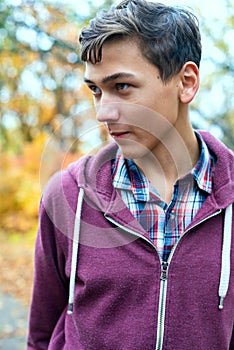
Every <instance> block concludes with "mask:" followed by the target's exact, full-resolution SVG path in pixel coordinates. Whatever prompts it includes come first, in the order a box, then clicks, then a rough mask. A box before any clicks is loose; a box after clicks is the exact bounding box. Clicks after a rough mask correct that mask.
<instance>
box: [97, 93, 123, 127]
mask: <svg viewBox="0 0 234 350" xmlns="http://www.w3.org/2000/svg"><path fill="white" fill-rule="evenodd" d="M118 106H119V103H117V102H116V101H115V98H113V96H110V94H108V93H105V94H104V92H103V93H102V97H101V99H100V101H99V103H98V104H96V118H97V120H98V121H99V122H101V123H108V122H110V123H111V122H117V121H118V120H119V114H120V113H119V108H118Z"/></svg>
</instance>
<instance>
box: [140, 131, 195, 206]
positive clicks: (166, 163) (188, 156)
mask: <svg viewBox="0 0 234 350" xmlns="http://www.w3.org/2000/svg"><path fill="white" fill-rule="evenodd" d="M198 159H199V145H198V142H197V138H196V135H195V134H194V132H193V130H192V128H189V130H188V129H187V130H186V133H185V135H184V136H183V135H180V134H179V133H178V132H177V131H176V130H175V129H173V130H172V132H171V134H170V135H168V134H167V140H166V141H164V140H162V141H160V142H159V144H158V145H157V147H156V148H155V149H154V150H153V151H152V152H149V153H148V154H147V155H146V156H144V157H142V158H139V159H135V160H134V161H135V163H136V164H137V166H138V167H139V168H140V169H141V170H142V171H143V173H144V174H145V176H146V177H147V178H148V180H149V181H150V182H151V183H152V185H153V186H154V187H155V188H156V189H157V191H158V192H159V193H160V195H161V197H162V198H163V199H164V200H165V201H166V202H170V200H171V196H172V193H173V190H174V184H175V182H176V181H177V180H178V178H180V177H181V176H183V175H185V174H186V173H188V172H189V171H190V170H191V169H192V168H193V167H194V165H195V164H196V163H197V161H198Z"/></svg>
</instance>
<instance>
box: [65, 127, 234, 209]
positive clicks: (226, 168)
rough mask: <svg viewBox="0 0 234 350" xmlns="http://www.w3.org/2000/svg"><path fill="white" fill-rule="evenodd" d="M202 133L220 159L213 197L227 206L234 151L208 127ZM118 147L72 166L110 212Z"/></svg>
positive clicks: (216, 204) (231, 197)
mask: <svg viewBox="0 0 234 350" xmlns="http://www.w3.org/2000/svg"><path fill="white" fill-rule="evenodd" d="M199 133H200V134H201V135H202V137H203V139H204V141H205V142H206V144H207V146H208V148H209V149H210V151H211V152H212V153H213V154H214V155H215V157H216V159H217V163H216V168H215V173H214V185H213V186H214V187H213V191H212V194H211V195H210V196H209V201H210V204H211V206H212V207H213V208H214V209H215V210H217V209H224V208H226V207H227V206H228V205H229V204H231V203H233V202H234V154H233V152H232V151H231V150H230V149H228V148H227V147H226V146H225V145H224V144H223V143H222V142H220V141H218V140H217V139H216V138H215V137H214V136H212V135H211V134H210V133H208V132H205V131H199ZM117 149H118V146H117V145H116V144H115V143H111V144H109V145H108V146H106V147H105V148H103V149H102V150H101V151H100V152H99V153H98V155H97V156H93V155H89V156H84V157H82V158H81V159H80V160H79V161H78V162H75V163H72V164H71V165H70V166H69V168H68V171H69V172H70V174H71V176H72V177H73V179H74V181H75V182H76V183H77V185H78V186H79V187H82V188H83V189H84V191H85V193H86V195H87V197H88V198H89V199H90V200H92V201H93V202H94V203H95V205H97V207H98V208H100V209H102V210H103V211H104V212H108V210H110V209H111V207H110V206H111V204H112V205H113V203H114V201H116V199H117V198H116V195H117V194H116V191H115V190H114V188H113V184H112V180H111V176H110V174H111V162H110V161H111V160H112V159H114V158H115V155H116V152H117ZM107 179H109V181H107ZM110 203H111V204H110ZM118 204H120V203H118ZM112 209H113V208H112Z"/></svg>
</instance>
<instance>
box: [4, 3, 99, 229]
mask: <svg viewBox="0 0 234 350" xmlns="http://www.w3.org/2000/svg"><path fill="white" fill-rule="evenodd" d="M86 5H88V6H89V7H90V8H88V10H90V11H93V12H94V11H95V6H94V5H93V6H91V5H90V4H86ZM88 17H89V11H87V13H86V14H83V15H82V14H80V11H75V10H74V8H72V7H71V5H69V4H67V3H65V2H63V3H61V2H50V1H49V0H48V1H41V0H40V1H39V0H35V1H29V0H17V1H16V0H0V151H1V157H0V169H1V170H0V174H1V181H0V197H1V201H0V222H1V228H2V229H4V230H5V231H6V232H21V233H23V232H28V231H30V230H33V232H35V225H36V224H37V208H38V203H39V198H40V195H41V193H40V192H41V187H43V186H44V185H45V183H46V182H47V180H48V178H49V177H50V175H52V173H53V172H55V171H56V170H58V169H59V168H61V167H65V166H66V165H67V163H69V162H71V161H72V160H74V159H75V158H77V157H79V156H80V155H81V149H80V146H81V145H82V142H83V143H85V141H87V142H89V141H90V140H92V137H90V136H89V135H88V136H87V137H86V140H85V138H83V139H84V141H82V137H78V136H79V135H80V134H82V132H83V131H84V129H85V128H86V129H87V128H90V125H91V127H92V123H91V121H92V120H94V113H93V109H92V107H91V106H92V102H91V97H90V94H87V91H88V90H87V88H85V87H84V85H83V64H82V63H81V62H80V60H79V54H78V33H79V29H80V28H81V26H83V25H84V23H85V22H86V21H87V20H88ZM89 120H90V121H89ZM90 123H91V124H90ZM98 132H99V134H98V135H99V136H100V138H102V135H103V131H102V130H101V129H100V131H98ZM96 134H97V132H96ZM98 135H96V137H97V138H98V137H99V136H98ZM45 148H46V149H45ZM72 153H74V156H73V155H72ZM42 155H43V157H42V158H41V156H42ZM39 177H40V178H39Z"/></svg>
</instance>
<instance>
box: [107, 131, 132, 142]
mask: <svg viewBox="0 0 234 350" xmlns="http://www.w3.org/2000/svg"><path fill="white" fill-rule="evenodd" d="M127 135H129V131H110V136H111V137H113V139H114V140H118V139H122V138H124V137H126V136H127Z"/></svg>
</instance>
